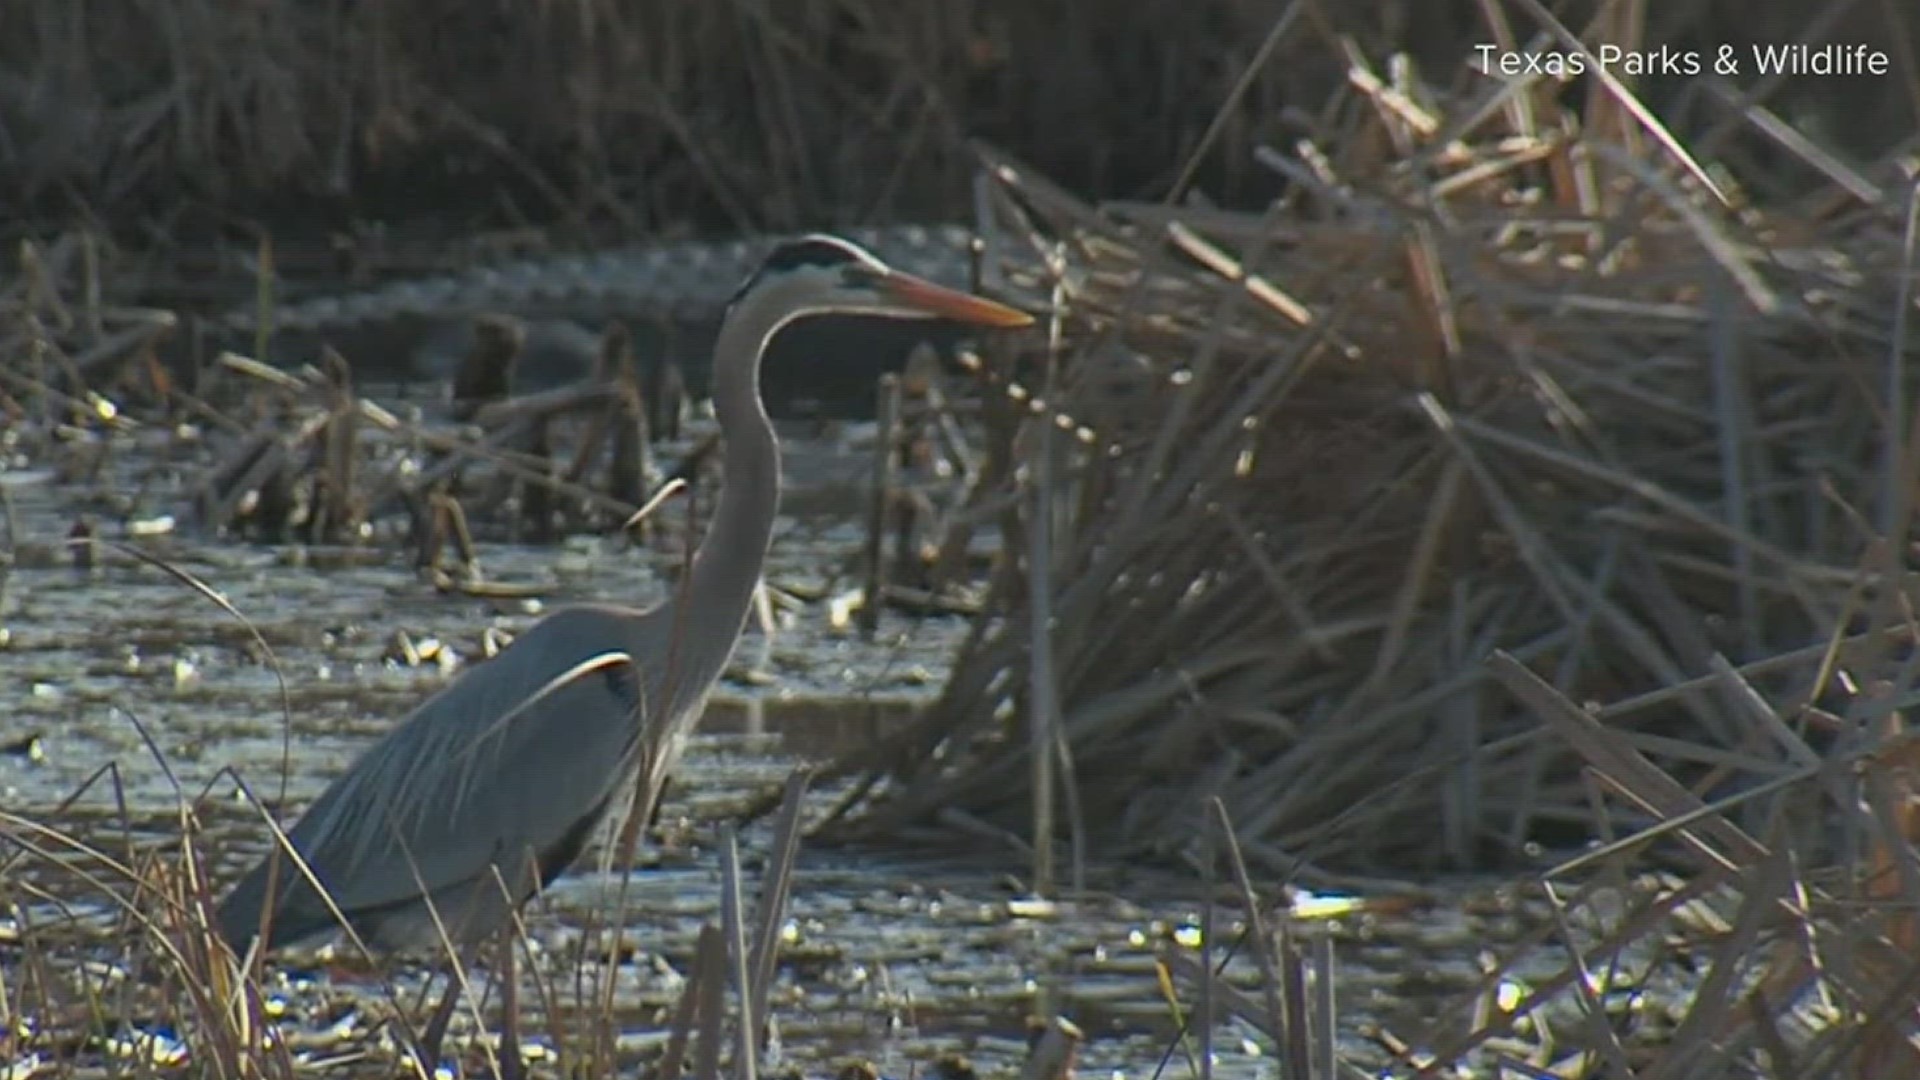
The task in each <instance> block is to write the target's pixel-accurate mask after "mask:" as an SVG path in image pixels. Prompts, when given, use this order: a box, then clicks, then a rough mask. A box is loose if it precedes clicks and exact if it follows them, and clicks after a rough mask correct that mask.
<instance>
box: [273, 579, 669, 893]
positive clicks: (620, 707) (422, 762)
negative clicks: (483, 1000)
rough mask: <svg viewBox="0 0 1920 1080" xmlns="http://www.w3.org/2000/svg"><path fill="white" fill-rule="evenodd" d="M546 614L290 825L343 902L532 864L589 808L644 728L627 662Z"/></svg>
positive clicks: (626, 761)
mask: <svg viewBox="0 0 1920 1080" xmlns="http://www.w3.org/2000/svg"><path fill="white" fill-rule="evenodd" d="M591 629H593V627H592V625H591V624H590V623H584V622H578V621H569V620H565V619H562V618H560V617H559V616H555V617H554V618H551V619H549V620H548V621H546V622H544V623H541V624H539V625H538V626H536V627H535V628H534V629H533V630H531V631H529V632H528V634H527V635H525V636H523V637H522V638H520V639H519V640H517V641H515V642H514V644H513V645H512V646H511V647H510V648H508V649H507V650H506V651H505V652H502V653H501V654H500V655H499V656H497V657H495V658H494V659H492V660H490V661H488V662H487V663H486V664H484V665H481V666H480V667H477V668H474V669H472V670H470V671H468V672H467V673H466V674H465V675H463V676H462V677H461V678H459V679H457V680H456V681H455V682H454V683H452V684H451V685H449V686H448V687H447V688H446V689H444V690H442V691H441V692H440V693H439V694H436V695H435V696H434V697H432V698H430V699H428V700H427V701H426V702H424V703H422V704H421V706H420V707H419V709H417V710H416V711H415V712H414V713H413V714H412V715H410V716H409V717H408V718H407V719H406V720H405V721H403V722H402V723H401V724H400V725H399V726H398V727H396V728H395V729H394V730H393V731H392V732H391V733H389V734H388V735H387V736H386V737H385V738H384V739H383V740H382V741H381V742H380V743H379V744H377V745H376V746H375V747H373V748H372V749H370V750H369V751H368V753H367V754H366V755H365V756H364V757H363V758H362V759H361V760H360V761H359V762H358V763H357V764H356V765H355V766H354V767H353V769H352V770H350V772H349V773H348V774H347V775H346V776H343V777H341V779H340V781H339V782H338V783H336V784H335V786H334V787H333V788H331V789H329V790H328V792H327V793H326V794H325V795H323V796H322V797H321V799H320V800H319V801H317V802H316V803H315V804H314V805H313V806H312V808H310V809H309V810H308V812H307V813H306V815H305V816H303V817H302V818H301V820H300V822H299V824H298V825H296V826H295V827H294V829H293V830H292V831H291V833H290V834H289V835H290V838H291V839H292V841H293V843H294V845H295V847H296V849H297V850H299V851H301V852H302V853H303V855H304V856H305V858H306V859H307V860H308V862H309V863H310V864H311V865H312V866H313V867H314V869H315V871H316V873H317V874H318V876H319V877H320V879H321V880H322V882H323V883H325V884H326V885H327V886H328V888H329V891H330V892H331V893H332V895H333V898H334V902H335V903H336V904H338V905H339V906H340V908H341V909H342V910H343V911H346V912H348V913H351V912H353V911H355V910H363V909H369V908H377V907H381V906H384V905H387V904H391V903H395V902H399V901H404V900H407V899H410V898H413V897H416V896H418V895H420V892H421V886H422V885H423V884H424V885H425V886H426V887H427V888H428V889H429V890H432V889H440V888H445V887H448V886H453V885H458V884H460V883H462V882H466V881H471V880H476V879H478V878H480V877H481V876H482V875H485V874H487V873H489V869H488V868H489V866H490V865H498V866H499V867H500V868H501V872H502V873H503V874H512V873H514V872H515V868H516V867H521V866H523V865H525V864H524V863H523V860H524V859H526V858H529V857H531V858H532V859H534V860H535V861H536V862H537V861H538V860H539V859H540V858H541V857H542V856H543V855H544V854H545V853H546V852H547V851H548V850H549V849H550V848H551V847H552V846H553V845H556V844H559V843H561V842H562V841H563V840H564V839H565V838H566V837H568V836H569V835H570V834H573V833H575V832H576V831H577V829H578V828H579V826H580V825H581V823H582V821H583V820H584V819H585V818H587V817H588V816H590V815H592V814H594V813H596V812H598V810H599V809H600V807H602V806H603V805H604V804H605V801H606V799H607V797H608V796H609V795H610V794H611V793H612V792H613V791H614V790H615V789H616V788H617V787H618V786H619V785H620V782H621V781H622V780H623V779H624V778H625V772H626V770H627V769H628V768H629V767H630V765H631V762H632V760H633V754H634V751H635V747H636V744H637V743H638V741H639V739H640V737H641V734H642V732H643V731H644V729H645V722H644V715H643V714H644V712H645V706H644V702H643V701H641V700H640V699H641V696H642V695H641V694H640V693H639V691H638V687H640V686H641V685H643V681H642V680H640V679H638V678H636V677H635V673H634V667H633V659H632V658H631V657H630V656H628V655H627V654H626V653H624V652H622V651H620V650H618V649H612V648H606V647H605V643H606V642H607V641H609V640H614V639H612V638H610V637H608V636H607V635H605V634H600V633H590V632H585V631H588V630H591Z"/></svg>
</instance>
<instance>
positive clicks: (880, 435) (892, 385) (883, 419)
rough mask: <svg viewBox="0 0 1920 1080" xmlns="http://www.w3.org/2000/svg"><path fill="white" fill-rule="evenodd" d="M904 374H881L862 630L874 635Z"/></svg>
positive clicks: (865, 552)
mask: <svg viewBox="0 0 1920 1080" xmlns="http://www.w3.org/2000/svg"><path fill="white" fill-rule="evenodd" d="M899 426H900V377H899V376H897V375H895V374H893V373H892V372H888V373H886V374H885V375H882V376H880V388H879V401H878V421H877V423H876V424H875V425H874V434H873V492H872V500H871V501H870V502H869V503H868V504H867V544H866V547H865V549H864V550H863V552H862V555H861V560H862V566H863V568H864V571H865V578H866V581H865V587H864V591H863V594H862V599H861V602H860V611H859V615H858V622H859V626H860V632H861V633H863V634H865V635H866V636H867V637H869V638H871V637H873V636H874V634H876V633H878V632H879V629H880V609H881V606H882V604H883V596H882V594H883V592H884V590H885V588H886V584H887V565H886V563H887V531H888V529H887V525H888V522H889V521H890V520H891V518H892V515H893V511H894V506H893V503H894V486H895V484H896V483H897V475H896V469H895V460H896V453H895V451H896V448H897V447H898V446H899V439H900V431H899Z"/></svg>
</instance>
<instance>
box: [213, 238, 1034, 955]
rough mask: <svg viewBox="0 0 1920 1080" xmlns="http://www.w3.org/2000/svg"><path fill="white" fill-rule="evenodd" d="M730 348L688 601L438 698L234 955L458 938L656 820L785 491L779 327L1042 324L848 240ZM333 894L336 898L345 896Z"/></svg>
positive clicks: (547, 639) (287, 867)
mask: <svg viewBox="0 0 1920 1080" xmlns="http://www.w3.org/2000/svg"><path fill="white" fill-rule="evenodd" d="M727 310H728V314H727V318H726V320H725V321H724V322H723V324H722V326H721V328H720V333H719V338H718V340H717V342H716V343H715V346H714V364H713V391H712V397H713V407H714V414H715V417H716V419H717V420H718V421H719V425H720V431H721V434H722V437H723V438H724V440H725V454H726V459H725V463H724V467H723V471H722V476H721V488H720V497H719V499H718V500H717V502H716V503H715V505H714V509H713V515H712V517H711V518H710V519H709V521H708V525H707V533H706V536H705V537H704V538H703V539H702V540H701V542H700V548H699V550H698V551H697V552H696V553H695V554H694V557H693V562H692V565H690V566H689V567H688V569H687V574H686V577H685V580H684V582H683V584H682V585H681V586H680V587H679V588H678V589H677V590H676V592H675V594H674V597H673V599H672V600H670V601H668V602H667V603H665V604H662V605H660V606H659V607H656V608H653V609H650V610H646V611H641V610H638V609H633V608H622V607H615V606H612V605H592V606H582V607H574V608H567V609H563V610H561V611H558V612H555V613H554V614H553V615H551V616H548V617H547V618H546V619H544V620H542V621H541V622H539V623H538V624H536V625H534V626H533V627H532V628H531V629H529V630H527V631H526V632H525V633H524V634H522V635H521V636H520V637H519V638H518V639H517V640H515V641H514V642H513V644H512V645H510V646H509V647H508V648H507V649H505V650H504V651H502V652H501V653H500V655H499V656H496V657H494V658H493V659H492V660H489V661H487V662H486V663H484V664H480V665H478V666H476V667H474V668H471V669H469V670H467V671H466V672H464V673H463V674H461V675H460V677H459V678H457V679H455V680H454V682H453V683H452V684H450V685H449V686H447V687H446V688H445V689H444V690H441V691H440V692H439V693H437V694H435V695H434V696H433V697H431V698H429V699H428V700H427V701H426V702H425V703H424V704H422V705H421V706H420V707H419V708H417V709H415V710H414V711H413V713H412V714H411V715H409V716H408V717H407V718H406V719H405V720H402V721H401V722H400V723H399V724H398V725H397V726H396V727H395V728H394V729H393V730H392V731H391V732H389V733H388V734H387V735H386V736H384V737H383V738H381V739H380V740H379V741H378V742H377V743H375V744H374V745H373V746H372V747H370V748H369V749H368V750H367V751H366V753H364V754H362V755H361V756H360V758H359V759H358V760H356V761H355V762H354V763H353V764H352V765H351V766H349V767H348V769H347V771H346V773H344V774H343V775H342V776H341V777H340V778H339V779H337V780H336V781H334V783H333V784H332V785H331V786H330V787H328V788H327V790H326V791H325V792H324V793H322V794H321V796H320V798H319V799H318V800H316V801H315V802H314V804H313V805H312V806H311V807H310V808H309V809H308V810H307V812H306V814H305V815H303V816H302V817H301V818H300V820H299V822H298V823H297V824H295V825H294V827H293V828H292V829H291V830H289V831H288V834H287V838H288V842H289V845H290V846H291V847H292V849H293V850H294V851H295V852H297V853H298V854H299V856H300V860H301V862H302V863H304V864H305V866H306V867H307V868H309V869H310V870H311V871H312V874H313V878H314V879H315V880H317V881H318V882H319V885H320V886H321V889H324V895H323V894H322V892H321V890H320V889H315V888H314V887H313V884H312V882H310V881H309V880H308V879H307V877H306V875H305V874H304V873H303V872H302V871H301V869H300V867H298V866H296V865H294V864H293V861H292V860H291V859H288V858H286V857H285V855H284V853H282V852H280V851H278V850H277V849H276V851H275V852H274V853H273V854H270V855H269V856H268V858H267V859H266V860H264V861H263V862H262V863H261V865H259V866H257V867H255V868H254V869H253V871H252V872H251V873H249V874H248V875H247V876H246V877H244V878H243V879H241V881H240V883H239V884H238V885H236V886H235V887H234V889H233V890H232V891H231V892H230V893H228V895H227V896H226V897H225V898H224V899H223V900H222V901H221V904H220V909H219V912H218V915H217V917H218V921H219V928H220V930H221V933H222V935H223V936H224V937H225V938H226V940H227V941H228V943H229V944H230V945H232V946H233V948H234V951H235V952H245V951H246V948H247V945H248V943H249V942H250V941H251V940H252V938H253V937H254V936H255V935H256V934H257V933H259V932H260V931H261V929H262V927H263V924H264V925H265V930H266V932H265V936H264V938H263V943H264V945H265V946H266V947H267V948H272V947H274V946H276V945H279V944H283V943H286V942H290V941H294V940H298V939H302V938H309V937H312V936H315V935H317V934H320V933H324V932H328V931H331V930H333V929H334V928H335V927H336V926H337V924H338V923H339V921H340V918H338V917H336V915H335V913H334V909H335V908H337V909H338V912H339V916H340V917H344V919H345V921H346V923H347V924H348V925H349V926H351V927H352V928H353V929H354V931H355V932H356V933H357V934H358V935H359V936H360V937H361V938H362V939H363V940H364V941H366V943H367V944H368V945H370V946H372V947H374V948H379V949H386V950H392V949H401V948H408V947H414V946H425V947H430V948H431V947H437V946H438V945H440V944H441V942H442V941H443V934H444V940H445V941H447V942H449V943H451V944H453V945H454V946H455V947H456V948H460V947H465V946H468V945H471V944H474V943H476V942H478V941H479V940H480V939H482V938H484V937H486V936H488V935H489V934H491V933H493V932H494V931H495V930H497V929H498V928H499V927H500V926H501V924H502V923H503V922H504V921H505V920H506V918H507V917H508V916H509V915H510V914H511V913H512V912H513V910H514V909H515V908H517V907H518V906H519V905H520V904H521V903H522V902H523V901H525V900H526V898H527V897H529V896H531V895H532V894H533V893H534V892H535V891H537V890H538V889H539V888H541V887H542V886H543V885H545V884H546V883H547V882H549V881H551V880H552V879H553V877H554V876H555V875H556V874H558V873H560V872H561V871H562V870H564V869H566V868H567V866H568V865H570V864H571V863H572V862H573V861H574V860H575V859H576V858H577V857H578V856H579V855H580V853H581V851H582V850H583V849H584V848H585V847H586V845H587V842H588V840H589V839H590V838H591V836H592V834H593V832H594V830H595V828H597V827H598V825H599V823H600V822H601V821H602V820H604V819H605V818H606V816H607V813H608V811H609V810H610V809H611V808H613V807H614V806H616V805H618V806H622V807H624V806H626V805H628V800H627V799H625V798H623V795H624V793H625V792H626V790H627V788H626V785H627V784H629V783H637V784H638V785H640V787H639V789H638V792H637V794H638V796H639V800H638V802H637V803H635V804H634V805H635V806H636V808H637V809H638V810H639V811H640V812H641V813H643V814H644V813H648V812H650V810H651V809H652V804H653V801H654V800H655V799H657V798H658V797H659V793H660V788H661V786H662V785H663V784H664V783H665V781H666V778H667V775H668V773H669V772H670V771H671V770H672V768H673V767H674V765H675V764H677V762H678V760H679V757H680V752H681V750H682V748H683V747H684V746H685V744H686V741H687V738H688V736H689V735H690V734H691V732H692V728H693V726H694V724H695V722H696V721H697V720H698V719H699V716H700V713H701V710H702V709H703V708H704V707H705V705H706V700H707V696H708V694H709V693H711V691H712V689H713V685H714V682H715V681H716V680H717V679H718V678H719V677H720V673H721V671H722V670H723V669H724V668H725V667H726V664H727V661H728V659H729V658H730V657H731V656H732V653H733V649H734V645H735V644H736V643H737V642H738V640H739V637H740V632H741V630H742V628H743V627H744V626H745V624H746V619H747V613H748V609H749V607H750V605H751V603H752V600H753V595H754V591H755V590H756V589H757V588H758V587H759V583H760V572H761V567H762V566H763V565H764V563H765V561H766V556H767V548H768V545H769V544H770V543H771V541H772V537H773V522H774V516H775V514H776V512H777V511H778V507H779V501H780V448H779V444H778V442H777V441H776V439H775V437H774V431H773V425H772V424H771V423H770V422H769V421H768V419H767V413H766V408H765V406H764V405H763V403H762V401H761V398H760V392H759V376H760V360H761V357H762V356H763V355H764V354H765V353H766V350H767V347H768V344H769V343H770V342H771V341H772V339H773V338H774V336H775V335H776V334H778V333H779V332H780V331H781V330H783V329H784V328H786V327H787V326H788V325H789V324H791V323H792V322H794V321H795V320H796V319H799V318H802V317H805V316H810V315H822V314H825V315H832V314H839V315H852V316H879V317H886V318H929V317H938V316H941V315H945V316H948V317H952V318H960V319H969V320H972V321H974V322H976V323H978V324H981V325H990V326H1019V325H1025V324H1027V323H1029V322H1031V321H1032V320H1031V318H1030V317H1028V316H1026V315H1024V314H1022V313H1021V312H1018V311H1015V310H1013V309H1011V308H1007V307H1004V306H1002V305H999V304H994V303H991V302H989V301H984V300H979V299H977V298H973V297H968V296H965V295H964V294H961V293H957V292H954V291H952V290H949V289H945V288H942V287H940V286H938V285H936V284H934V283H932V282H928V281H925V280H923V279H917V278H915V277H913V276H912V275H907V274H903V273H900V272H898V271H894V270H892V269H891V268H889V267H887V266H886V265H885V264H883V263H881V262H880V261H878V260H877V259H875V258H874V257H873V256H872V255H871V254H869V253H867V252H864V251H862V250H860V249H859V248H857V247H854V246H852V245H850V244H848V243H846V242H845V241H841V240H834V239H832V238H825V237H819V238H807V239H805V240H802V241H798V242H795V243H792V244H788V245H785V246H783V247H782V248H780V249H777V250H776V251H775V252H774V253H772V254H771V255H769V256H768V257H767V260H766V262H765V263H764V264H763V265H762V267H761V269H760V271H759V272H758V273H756V274H755V275H754V276H753V277H752V278H751V279H749V280H748V282H747V283H746V284H745V285H743V286H741V287H740V289H739V290H738V291H737V292H736V293H735V295H734V298H733V300H732V301H731V302H730V304H729V305H728V309H727ZM329 899H330V900H331V901H332V903H331V905H329V903H328V900H329Z"/></svg>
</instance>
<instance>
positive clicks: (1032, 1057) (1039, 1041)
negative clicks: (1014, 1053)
mask: <svg viewBox="0 0 1920 1080" xmlns="http://www.w3.org/2000/svg"><path fill="white" fill-rule="evenodd" d="M1037 1026H1038V1028H1039V1030H1038V1031H1036V1032H1035V1033H1034V1035H1033V1038H1032V1040H1031V1042H1030V1044H1029V1046H1028V1049H1027V1060H1026V1062H1025V1063H1024V1064H1023V1065H1022V1066H1021V1067H1020V1080H1072V1078H1073V1065H1074V1061H1075V1059H1076V1058H1078V1057H1079V1055H1080V1044H1081V1043H1083V1042H1085V1041H1086V1038H1087V1036H1086V1033H1085V1032H1083V1031H1081V1030H1080V1027H1079V1025H1077V1024H1075V1023H1074V1022H1073V1021H1071V1020H1069V1019H1067V1018H1066V1017H1064V1016H1056V1017H1054V1018H1053V1019H1052V1020H1050V1021H1047V1022H1045V1023H1042V1024H1039V1025H1037Z"/></svg>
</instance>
